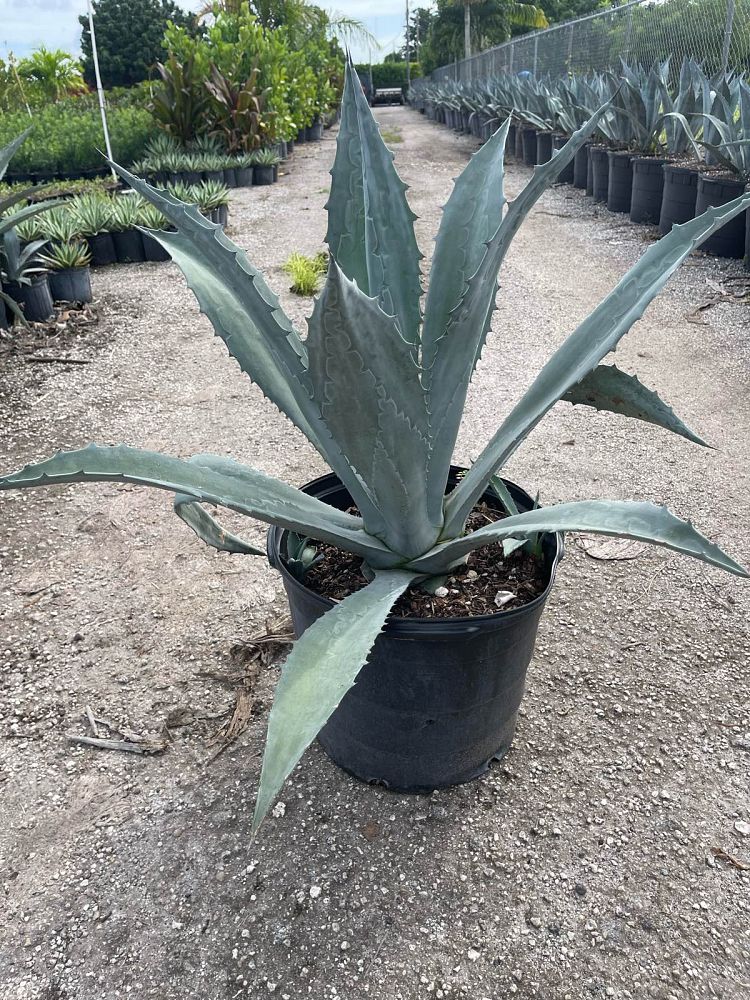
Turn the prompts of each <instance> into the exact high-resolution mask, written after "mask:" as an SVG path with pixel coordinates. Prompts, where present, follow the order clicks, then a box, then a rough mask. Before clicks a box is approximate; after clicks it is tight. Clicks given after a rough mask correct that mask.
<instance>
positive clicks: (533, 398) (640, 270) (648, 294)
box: [443, 194, 750, 538]
mask: <svg viewBox="0 0 750 1000" xmlns="http://www.w3.org/2000/svg"><path fill="white" fill-rule="evenodd" d="M748 206H750V194H745V195H742V196H741V197H739V198H736V199H735V200H734V201H730V202H728V203H727V204H726V205H722V206H720V207H719V208H710V209H708V211H707V212H704V214H703V215H700V216H698V217H697V218H696V219H692V220H691V221H690V222H686V223H684V225H681V226H675V227H674V228H673V229H672V231H671V232H670V233H668V234H667V235H666V236H663V237H662V238H661V239H660V240H659V242H658V243H654V244H653V245H652V246H650V247H649V248H648V250H646V252H645V253H644V254H643V256H642V257H641V259H640V260H639V261H638V263H637V264H635V265H634V266H633V267H632V268H631V269H630V270H629V271H628V273H627V274H626V275H625V276H624V277H623V278H622V279H621V280H620V281H619V282H618V284H617V285H616V286H615V288H614V289H613V290H612V291H611V292H610V294H609V295H608V296H607V297H606V299H604V301H603V302H601V303H600V304H599V305H598V306H597V307H596V309H594V311H593V312H592V313H591V314H590V315H589V316H588V317H587V318H586V319H585V320H584V321H583V323H581V325H580V326H579V327H578V328H577V329H576V330H575V331H574V332H573V333H572V334H571V335H570V336H569V337H568V338H567V340H566V341H565V342H564V343H563V344H562V346H561V347H559V348H558V349H557V351H555V353H554V354H553V355H552V357H551V358H550V360H549V361H548V362H547V364H546V365H545V366H544V368H543V369H542V370H541V372H540V373H539V375H538V376H537V377H536V378H535V379H534V381H533V382H532V384H531V386H530V387H529V389H528V390H527V391H526V393H525V394H524V396H523V397H522V398H521V400H520V401H519V402H518V403H517V404H516V406H515V407H514V408H513V410H512V411H511V412H510V414H509V415H508V416H507V417H506V419H505V420H504V421H503V423H502V424H501V426H500V427H499V429H498V430H497V432H496V433H495V434H494V435H493V437H492V439H491V440H490V442H489V443H488V444H487V446H486V447H485V448H484V450H483V451H482V453H481V454H480V456H479V458H478V459H477V460H476V462H474V464H473V465H472V467H471V468H470V469H469V471H468V472H467V473H466V475H465V476H464V478H463V479H462V480H461V481H460V482H459V483H458V485H457V486H456V488H455V490H453V492H452V493H451V494H450V496H449V497H448V498H447V500H446V504H445V507H446V526H445V529H444V533H443V537H444V538H450V537H454V536H456V535H459V534H461V532H462V528H463V525H464V523H465V521H466V518H467V517H468V515H469V513H470V512H471V509H472V508H473V506H474V504H475V503H476V501H477V500H478V498H479V497H480V496H481V495H482V493H483V492H484V490H485V488H486V485H487V483H488V482H489V479H490V476H492V475H493V474H494V473H495V472H497V471H498V470H499V469H501V468H502V467H503V465H504V464H505V462H507V460H508V458H510V456H511V455H512V454H513V453H514V452H515V450H516V448H518V447H519V445H520V444H521V443H522V442H523V441H524V440H525V438H526V437H527V436H528V435H529V434H530V433H531V431H532V430H533V429H534V427H536V425H537V424H538V423H539V421H540V420H541V419H542V417H544V415H545V414H546V413H547V412H548V411H549V410H550V409H551V408H552V407H553V406H554V405H555V403H556V402H557V401H558V400H559V399H561V398H562V397H563V396H564V395H565V393H566V392H567V391H568V390H569V389H571V388H572V387H573V386H574V385H576V383H578V382H580V381H581V379H583V378H584V377H585V376H586V375H588V373H589V372H590V371H592V370H593V369H594V368H595V367H596V365H597V364H598V363H599V362H600V361H601V360H602V358H604V357H605V356H606V355H607V354H609V353H610V351H613V350H614V349H615V347H616V346H617V344H618V343H619V341H620V340H621V339H622V337H623V336H624V335H625V334H626V333H627V332H628V330H629V329H630V328H631V326H632V325H633V324H634V323H635V322H636V320H639V319H640V318H641V316H642V315H643V313H644V312H645V310H646V307H647V306H648V305H649V303H650V302H651V301H652V300H653V299H654V298H655V296H656V295H657V293H658V292H659V291H660V290H661V289H662V288H663V287H664V285H665V284H666V283H667V281H668V280H669V278H670V276H671V275H672V274H673V273H674V272H675V271H676V270H677V268H678V267H679V265H680V264H681V263H682V261H683V260H684V259H685V257H687V255H688V254H689V253H690V252H691V251H692V250H695V249H696V247H699V246H700V245H701V243H703V241H704V240H706V239H708V237H709V236H710V235H711V234H712V233H714V232H715V231H716V230H717V229H720V228H721V226H723V225H725V224H726V223H727V222H729V221H730V219H733V218H734V217H735V216H736V215H739V213H740V212H742V211H744V210H745V209H746V208H748Z"/></svg>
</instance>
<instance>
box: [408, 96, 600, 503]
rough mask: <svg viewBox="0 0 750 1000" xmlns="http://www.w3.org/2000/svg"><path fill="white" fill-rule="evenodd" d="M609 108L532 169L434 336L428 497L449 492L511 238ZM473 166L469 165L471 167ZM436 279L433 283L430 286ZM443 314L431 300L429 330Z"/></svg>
mask: <svg viewBox="0 0 750 1000" xmlns="http://www.w3.org/2000/svg"><path fill="white" fill-rule="evenodd" d="M606 110H607V106H606V105H605V106H604V107H602V108H600V109H599V111H598V112H597V113H596V114H595V115H594V116H593V117H592V118H591V119H589V121H588V122H587V123H586V124H585V125H584V126H583V127H582V128H580V129H579V130H578V131H577V132H575V133H574V135H573V136H572V137H571V138H570V139H569V140H568V142H567V143H566V144H565V146H563V148H562V149H560V150H558V151H557V152H556V153H555V154H554V156H553V157H552V159H551V160H549V161H548V162H547V163H544V164H541V165H540V166H537V167H535V168H534V174H533V176H532V178H531V180H530V181H529V183H528V184H527V185H526V187H525V188H524V189H523V191H522V192H521V193H520V194H519V196H518V197H517V198H516V199H515V200H514V201H513V202H512V203H511V204H510V207H509V208H508V211H507V213H506V215H505V218H504V219H503V220H502V222H501V223H500V225H499V226H498V227H497V229H496V230H495V232H494V234H493V235H492V237H491V238H490V239H489V241H488V242H487V244H486V246H485V248H484V251H483V254H482V256H481V259H480V261H479V264H478V266H477V267H476V269H475V271H474V272H473V274H472V275H471V277H470V278H469V280H468V281H467V282H465V283H464V287H463V294H462V296H461V299H460V301H459V303H458V304H457V305H456V306H454V307H453V309H452V310H451V312H450V314H449V315H448V319H447V324H446V327H445V332H444V334H443V335H442V337H441V336H440V334H439V333H438V332H437V331H436V332H434V333H433V334H432V335H431V336H432V339H433V341H435V342H437V343H439V348H438V350H437V352H436V353H435V354H434V356H433V359H432V364H431V366H430V373H429V378H430V411H431V413H432V426H431V437H432V453H431V461H430V470H429V480H428V493H429V494H430V495H431V496H434V495H435V493H436V492H440V494H441V495H442V491H444V490H445V483H446V480H447V477H448V469H449V466H450V460H451V456H452V454H453V448H454V445H455V442H456V437H457V436H458V428H459V426H460V423H461V417H462V415H463V409H464V403H465V401H466V393H467V390H468V384H469V380H470V378H471V374H472V372H473V371H474V367H475V366H476V363H477V361H478V359H479V356H480V354H481V351H482V348H483V346H484V342H485V339H486V337H487V333H488V332H489V329H490V323H491V321H492V314H493V312H494V311H495V296H496V294H497V276H498V272H499V270H500V266H501V264H502V262H503V260H504V259H505V255H506V253H507V252H508V249H509V247H510V244H511V241H512V240H513V237H514V236H515V234H516V233H517V232H518V229H519V227H520V225H521V223H522V222H523V220H524V219H525V217H526V216H527V215H528V213H529V211H530V210H531V208H532V207H533V205H534V204H535V202H537V201H538V200H539V198H540V197H541V196H542V194H543V193H544V192H545V191H546V189H547V188H548V187H549V186H550V185H551V184H553V183H554V182H555V180H556V179H557V177H558V175H559V173H560V171H561V170H563V169H564V167H565V166H566V165H567V164H568V163H569V162H570V161H571V160H572V159H573V157H574V156H575V153H576V150H577V149H579V148H580V146H582V145H583V143H584V142H585V141H586V139H587V138H588V137H589V136H590V135H591V133H592V132H593V131H594V129H595V128H596V125H597V123H598V121H599V119H600V118H601V116H602V115H603V114H604V113H605V111H606ZM470 166H471V165H470ZM438 240H439V244H442V242H443V241H446V242H448V243H450V240H451V234H450V233H449V232H447V231H446V232H445V233H444V235H443V236H442V238H441V237H440V236H438ZM443 252H445V253H446V255H447V256H450V248H449V247H447V248H446V250H445V251H443V248H442V246H441V245H439V246H438V247H437V248H436V251H435V253H436V256H437V255H438V254H441V255H442V254H443ZM433 280H434V279H431V284H432V281H433ZM433 303H434V304H435V305H436V307H438V308H439V300H438V299H433V300H432V302H430V301H429V299H428V311H427V313H426V314H425V329H427V328H428V327H430V328H431V327H432V322H433V320H432V316H431V314H430V312H429V309H430V307H431V306H432V305H433Z"/></svg>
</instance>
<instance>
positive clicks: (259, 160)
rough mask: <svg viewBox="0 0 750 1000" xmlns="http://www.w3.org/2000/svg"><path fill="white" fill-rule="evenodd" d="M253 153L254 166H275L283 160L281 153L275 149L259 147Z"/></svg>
mask: <svg viewBox="0 0 750 1000" xmlns="http://www.w3.org/2000/svg"><path fill="white" fill-rule="evenodd" d="M251 155H252V163H253V166H256V167H275V166H276V165H277V164H278V163H280V162H281V161H280V159H279V154H278V153H277V152H276V151H275V150H273V149H259V150H257V151H256V152H255V153H252V154H251Z"/></svg>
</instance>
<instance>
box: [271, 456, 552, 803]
mask: <svg viewBox="0 0 750 1000" xmlns="http://www.w3.org/2000/svg"><path fill="white" fill-rule="evenodd" d="M457 471H458V470H456V469H454V470H452V474H453V476H454V477H455V474H456V472H457ZM508 488H509V489H510V491H511V493H512V495H513V497H514V498H515V500H516V502H517V503H518V505H519V507H521V508H522V509H530V508H531V507H532V505H533V504H532V500H531V497H529V496H528V494H527V493H525V492H524V491H523V490H521V489H519V487H517V486H515V485H513V484H512V483H508ZM303 490H304V492H306V493H309V494H311V495H312V496H316V497H317V498H318V499H320V500H322V501H324V502H325V503H329V504H332V505H333V506H335V507H338V508H341V509H345V508H346V507H348V506H349V504H350V503H351V500H350V498H349V494H348V493H347V491H346V490H345V489H344V488H343V487H342V485H341V484H340V482H339V480H338V479H337V478H336V477H335V476H333V475H328V476H323V477H322V478H320V479H316V480H315V481H314V482H312V483H308V484H307V486H305V487H303ZM485 499H486V500H487V501H488V502H493V501H492V499H491V497H490V496H487V497H485ZM495 502H496V501H495ZM283 537H284V532H283V531H282V530H281V529H280V528H276V527H274V528H271V530H270V531H269V533H268V558H269V560H270V562H271V565H273V566H275V567H276V568H278V569H279V570H280V571H281V574H282V578H283V582H284V588H285V590H286V592H287V596H288V598H289V606H290V610H291V613H292V621H293V623H294V630H295V633H296V635H297V636H298V637H299V636H300V635H301V634H302V633H303V632H304V631H305V629H306V628H308V626H310V625H311V624H312V623H313V622H314V621H315V620H316V619H317V618H319V617H320V616H321V615H323V614H324V613H325V612H326V611H327V610H328V609H329V608H331V607H332V606H333V602H332V601H330V600H328V599H327V598H325V597H321V596H320V595H319V594H316V593H314V592H313V591H312V590H310V589H309V588H307V587H306V586H305V585H304V584H303V583H300V582H299V581H298V580H297V579H295V577H294V576H292V574H291V573H290V572H289V571H288V570H287V569H286V567H285V566H284V564H283V562H282V561H281V557H280V552H281V546H282V542H283ZM543 548H544V558H545V563H546V568H547V572H548V575H549V578H548V583H547V586H546V588H545V590H544V593H542V594H540V595H539V597H537V598H536V599H535V600H533V601H532V602H531V603H529V604H526V605H525V606H523V607H521V608H518V609H516V610H512V611H507V612H498V613H497V614H494V615H481V616H477V617H474V618H443V619H425V618H422V619H416V618H396V617H393V616H391V617H389V618H388V620H387V621H386V624H385V627H384V629H383V632H382V633H381V634H380V636H379V637H378V639H377V641H376V643H375V646H374V647H373V651H372V653H371V655H370V658H369V660H368V662H367V663H366V664H365V666H364V667H363V669H362V670H361V672H360V673H359V675H358V677H357V681H356V683H355V685H354V687H352V688H351V689H350V690H349V691H348V692H347V693H346V695H345V696H344V698H343V699H342V701H341V704H340V705H339V706H338V708H337V709H336V710H335V712H334V713H333V715H332V716H331V717H330V719H329V720H328V722H327V723H326V725H325V726H324V727H323V729H322V730H321V732H320V734H319V737H318V739H319V740H320V743H321V744H322V746H323V749H324V750H325V751H326V753H327V754H328V756H329V757H330V758H331V759H332V760H333V761H335V763H337V764H338V765H339V766H340V767H342V768H343V769H344V770H345V771H347V772H348V773H349V774H352V775H354V776H355V777H357V778H360V779H361V780H363V781H367V782H369V783H373V784H378V785H384V786H385V787H387V788H390V789H392V790H393V791H399V792H429V791H432V790H433V789H436V788H445V787H448V786H450V785H457V784H461V783H463V782H465V781H471V780H472V779H473V778H476V777H479V775H481V774H484V773H485V771H486V770H487V768H488V767H489V764H490V761H492V760H497V759H499V758H501V757H502V756H503V755H504V754H505V753H507V751H508V749H509V748H510V745H511V742H512V740H513V734H514V731H515V726H516V717H517V714H518V709H519V706H520V704H521V699H522V697H523V692H524V685H525V679H526V671H527V668H528V665H529V663H530V661H531V656H532V654H533V651H534V643H535V640H536V632H537V627H538V624H539V619H540V617H541V614H542V611H543V609H544V605H545V603H546V601H547V598H548V596H549V593H550V590H551V589H552V584H553V582H554V578H555V569H556V566H557V563H558V561H559V559H560V558H561V555H562V541H561V539H560V536H558V535H546V536H545V538H544V542H543Z"/></svg>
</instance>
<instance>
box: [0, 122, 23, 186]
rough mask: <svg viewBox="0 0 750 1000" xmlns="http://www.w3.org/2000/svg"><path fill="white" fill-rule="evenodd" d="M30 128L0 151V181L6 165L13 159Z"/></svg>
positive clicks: (3, 175)
mask: <svg viewBox="0 0 750 1000" xmlns="http://www.w3.org/2000/svg"><path fill="white" fill-rule="evenodd" d="M29 132H31V128H30V127H29V128H27V129H26V131H25V132H22V133H21V134H20V135H19V136H16V138H15V139H13V140H12V141H11V142H9V143H8V145H7V146H3V147H2V149H0V181H1V180H2V179H3V177H5V171H6V170H7V169H8V164H9V163H10V161H11V160H12V159H13V157H14V156H15V154H16V151H17V150H18V148H19V146H20V145H21V143H22V142H24V141H25V139H26V137H27V136H28V134H29Z"/></svg>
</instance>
